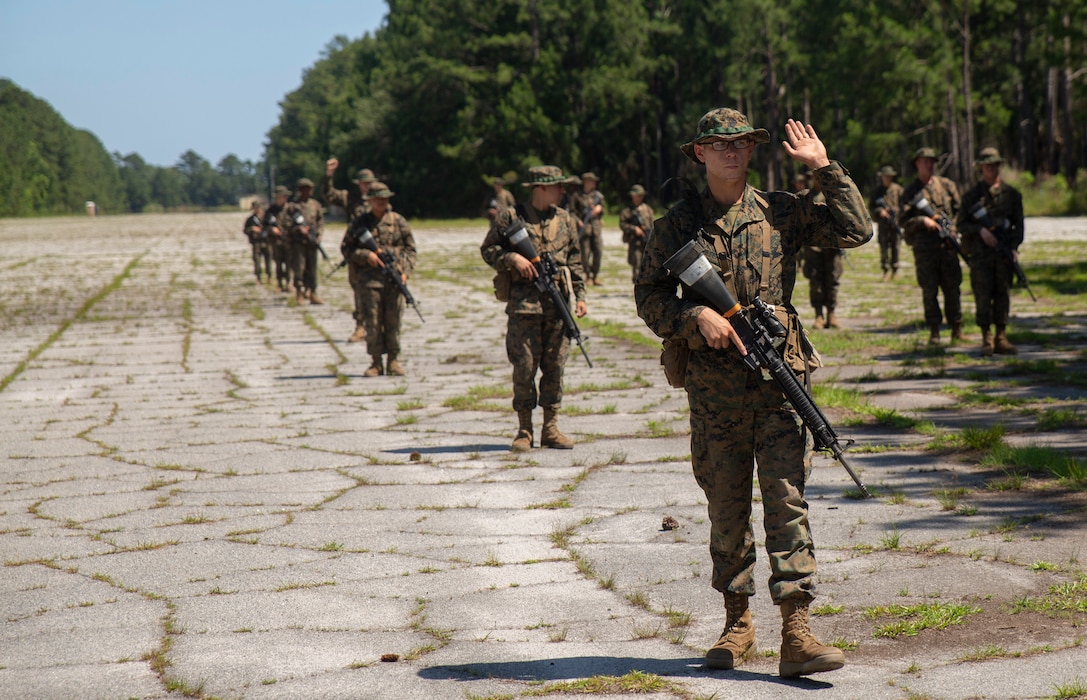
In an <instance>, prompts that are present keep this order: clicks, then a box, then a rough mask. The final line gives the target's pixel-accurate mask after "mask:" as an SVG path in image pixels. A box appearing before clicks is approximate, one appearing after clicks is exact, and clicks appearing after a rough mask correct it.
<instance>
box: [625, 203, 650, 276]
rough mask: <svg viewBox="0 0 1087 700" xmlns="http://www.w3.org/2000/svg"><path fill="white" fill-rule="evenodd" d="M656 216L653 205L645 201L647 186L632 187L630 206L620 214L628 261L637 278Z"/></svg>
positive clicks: (632, 272)
mask: <svg viewBox="0 0 1087 700" xmlns="http://www.w3.org/2000/svg"><path fill="white" fill-rule="evenodd" d="M654 218H655V214H654V213H653V207H651V206H649V205H648V204H646V203H645V188H644V187H642V186H641V185H634V186H633V187H631V188H630V206H629V207H627V208H625V209H623V211H622V212H620V214H619V230H620V231H622V232H623V243H626V244H627V262H628V263H630V268H631V274H632V277H633V279H635V280H637V279H638V268H639V267H640V266H641V264H642V252H643V251H644V250H645V241H646V239H647V238H648V237H649V234H650V233H652V232H653V219H654Z"/></svg>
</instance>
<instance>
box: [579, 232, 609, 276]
mask: <svg viewBox="0 0 1087 700" xmlns="http://www.w3.org/2000/svg"><path fill="white" fill-rule="evenodd" d="M578 247H579V248H580V249H581V267H582V269H583V270H585V279H589V280H595V279H596V276H597V275H598V274H600V263H601V261H602V260H603V259H604V232H603V231H602V230H600V229H598V228H597V227H596V226H591V227H586V228H585V230H584V231H582V233H581V237H580V238H579V239H578Z"/></svg>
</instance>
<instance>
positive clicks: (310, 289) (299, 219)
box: [286, 177, 324, 304]
mask: <svg viewBox="0 0 1087 700" xmlns="http://www.w3.org/2000/svg"><path fill="white" fill-rule="evenodd" d="M297 188H298V199H297V200H296V201H294V202H291V203H290V204H289V205H288V206H287V216H286V219H287V221H286V224H287V226H288V231H289V234H288V236H289V239H290V246H291V247H290V251H291V253H290V256H291V257H290V261H291V276H292V277H293V280H294V299H295V301H296V302H297V303H299V304H301V303H302V302H303V301H304V300H307V299H308V300H309V303H311V304H323V303H324V302H323V301H321V298H320V297H319V296H317V277H318V275H317V256H318V254H319V253H318V250H317V247H318V246H319V245H320V244H321V234H322V233H323V232H324V214H323V211H322V208H321V203H320V202H318V201H317V200H316V199H313V180H310V179H309V178H308V177H304V178H302V179H300V180H299V181H298V185H297Z"/></svg>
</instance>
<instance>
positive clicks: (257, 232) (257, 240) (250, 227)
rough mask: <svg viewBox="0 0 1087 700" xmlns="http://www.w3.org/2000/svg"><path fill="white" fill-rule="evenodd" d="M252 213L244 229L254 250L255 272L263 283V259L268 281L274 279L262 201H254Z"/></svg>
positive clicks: (258, 280) (251, 208)
mask: <svg viewBox="0 0 1087 700" xmlns="http://www.w3.org/2000/svg"><path fill="white" fill-rule="evenodd" d="M250 210H251V211H250V214H249V216H248V217H246V219H245V227H244V228H243V231H244V232H245V235H246V237H247V238H248V239H249V245H250V247H251V248H252V251H253V274H254V275H256V276H257V284H260V283H261V278H260V275H261V261H264V271H265V272H266V273H267V276H268V281H269V282H271V281H272V249H271V242H270V241H269V240H268V232H267V231H265V230H264V224H263V222H262V220H261V210H260V202H253V204H252V205H251V207H250Z"/></svg>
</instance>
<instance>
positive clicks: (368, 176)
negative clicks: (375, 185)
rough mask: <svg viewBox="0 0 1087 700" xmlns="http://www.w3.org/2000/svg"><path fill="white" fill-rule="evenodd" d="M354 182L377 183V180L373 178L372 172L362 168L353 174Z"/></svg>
mask: <svg viewBox="0 0 1087 700" xmlns="http://www.w3.org/2000/svg"><path fill="white" fill-rule="evenodd" d="M355 182H377V178H376V177H374V171H373V170H370V169H369V168H363V169H362V170H360V171H358V172H357V173H355Z"/></svg>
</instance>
